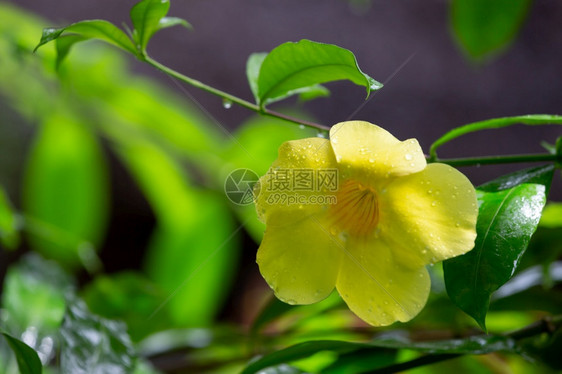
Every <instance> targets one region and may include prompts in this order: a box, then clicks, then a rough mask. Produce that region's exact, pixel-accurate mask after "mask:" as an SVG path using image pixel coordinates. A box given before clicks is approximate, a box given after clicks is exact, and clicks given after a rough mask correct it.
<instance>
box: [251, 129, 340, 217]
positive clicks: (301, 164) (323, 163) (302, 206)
mask: <svg viewBox="0 0 562 374" xmlns="http://www.w3.org/2000/svg"><path fill="white" fill-rule="evenodd" d="M337 174H338V172H337V163H336V161H335V157H334V153H333V151H332V147H331V146H330V142H329V141H328V140H326V139H322V138H307V139H300V140H292V141H288V142H285V143H283V144H282V145H281V147H279V157H278V158H277V160H276V161H275V162H274V163H273V165H272V166H271V168H270V169H269V171H268V172H267V174H266V175H264V176H263V177H261V178H260V182H259V191H257V197H256V200H255V203H256V209H257V212H258V217H259V218H260V219H261V220H262V221H263V222H265V223H267V224H268V225H278V224H285V223H286V222H295V221H297V220H301V219H303V218H304V217H307V216H309V215H311V214H314V213H317V212H319V211H321V210H323V209H325V208H326V206H327V205H329V203H330V200H329V199H326V200H327V201H326V200H323V199H322V198H323V197H324V196H326V195H329V194H331V193H332V192H335V191H331V190H335V189H336V187H337ZM330 177H331V178H332V179H330V180H331V181H333V182H335V187H332V188H331V189H330V188H328V187H330V185H329V183H328V182H329V181H330V180H326V179H323V178H330ZM299 178H300V179H299ZM297 180H299V181H297ZM307 181H309V182H310V186H308V185H306V182H307ZM299 183H300V184H299ZM311 196H313V197H320V198H317V199H316V200H315V201H314V202H311V200H310V197H311Z"/></svg>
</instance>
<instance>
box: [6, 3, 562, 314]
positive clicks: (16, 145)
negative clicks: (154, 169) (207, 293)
mask: <svg viewBox="0 0 562 374" xmlns="http://www.w3.org/2000/svg"><path fill="white" fill-rule="evenodd" d="M7 2H8V3H12V4H13V5H16V6H18V7H22V8H23V9H27V10H28V11H31V12H33V13H36V14H37V15H38V16H39V17H41V19H42V20H44V22H45V23H44V24H42V25H39V24H37V25H36V27H37V35H36V36H37V40H39V37H40V32H41V29H42V27H47V26H63V25H67V24H69V23H71V22H74V21H78V20H83V19H96V18H99V19H107V20H110V21H112V22H114V23H115V24H117V25H120V24H121V23H122V22H129V21H128V12H129V9H130V7H131V6H132V5H133V4H134V3H135V2H134V1H112V0H95V1H94V0H88V1H76V0H73V1H71V0H56V1H55V0H42V1H35V0H17V1H15V0H9V1H7ZM170 15H173V16H177V17H182V18H185V19H186V20H188V21H189V22H190V23H191V24H192V26H193V30H191V31H187V30H185V29H183V28H172V29H169V30H165V31H162V32H160V33H159V34H157V35H156V36H155V37H154V38H153V40H152V41H151V43H150V45H149V48H148V52H149V54H150V55H151V56H152V57H153V58H154V59H156V60H158V61H160V62H161V63H163V64H165V65H168V66H170V67H172V68H174V69H176V70H178V71H180V72H182V73H184V74H185V75H187V76H190V77H193V78H196V79H198V80H200V81H202V82H205V83H207V84H209V85H211V86H214V87H217V88H220V89H222V90H224V91H226V92H229V93H232V94H234V95H236V96H240V97H243V98H246V99H248V100H251V92H250V89H249V86H248V84H247V80H246V76H245V64H246V59H247V57H248V56H249V55H250V54H251V53H254V52H267V51H270V50H271V49H273V48H274V47H276V46H278V45H279V44H281V43H284V42H286V41H298V40H300V39H310V40H314V41H319V42H326V43H331V44H336V45H338V46H341V47H344V48H347V49H349V50H351V51H352V52H353V53H354V54H355V55H356V57H357V60H358V63H359V66H360V67H361V69H362V70H363V71H364V72H365V73H367V74H369V75H370V76H372V77H374V78H375V79H377V80H378V81H381V82H385V87H384V88H383V89H382V90H380V91H378V92H376V93H375V94H374V95H373V96H372V98H371V99H370V100H369V101H368V102H367V103H366V104H365V101H364V95H365V92H364V90H363V89H362V88H360V87H356V86H353V85H352V84H351V83H349V82H336V83H332V84H329V85H328V87H329V88H330V89H331V92H332V95H331V96H330V97H328V98H320V99H316V100H313V101H311V102H306V103H300V102H297V101H296V99H291V100H288V101H285V102H282V103H278V104H275V106H274V108H276V109H279V110H284V108H290V110H293V111H295V110H296V111H298V113H299V114H298V115H302V116H303V117H308V118H312V119H314V120H315V121H317V122H319V123H322V124H324V125H332V124H335V123H337V122H340V121H345V120H348V119H361V120H367V121H369V122H372V123H376V124H378V125H380V126H382V127H384V128H386V129H388V130H389V131H390V132H391V133H393V134H394V135H395V136H397V137H398V138H400V139H406V138H411V137H415V138H417V139H418V140H419V141H420V143H421V145H422V147H423V148H424V150H425V151H427V150H428V147H429V145H430V144H431V143H432V141H434V140H435V139H436V138H438V137H439V136H440V135H442V134H443V133H444V132H446V131H448V130H450V129H451V128H453V127H456V126H459V125H462V124H465V123H469V122H473V121H478V120H484V119H488V118H495V117H502V116H514V115H521V114H539V113H548V114H561V112H562V71H561V66H562V28H561V27H560V19H562V3H560V2H554V1H551V2H546V1H537V2H534V3H532V4H531V6H530V9H529V12H528V14H527V15H526V17H525V19H524V20H523V23H522V26H521V28H520V30H519V32H518V35H517V36H516V37H515V38H514V40H513V42H511V43H509V44H508V45H507V46H506V47H505V48H502V50H501V51H498V52H496V53H494V54H492V55H491V56H488V57H487V58H485V59H483V60H478V61H477V60H474V59H472V58H470V57H469V56H468V54H467V53H466V52H464V51H463V50H462V48H461V47H460V46H459V44H458V43H457V41H456V40H455V37H454V35H453V34H452V32H451V23H450V3H449V2H448V1H437V0H431V1H407V2H406V1H383V0H372V1H352V2H349V1H344V0H307V1H302V0H284V1H273V0H244V1H232V0H189V1H187V0H177V1H172V5H171V10H170ZM0 21H1V20H0ZM93 44H95V43H93ZM80 48H82V47H80ZM86 49H87V48H86ZM81 50H82V49H81ZM84 50H85V49H84ZM114 52H115V51H114ZM77 53H78V52H77ZM115 53H119V52H115ZM0 58H2V57H1V56H0ZM123 59H124V60H126V61H128V64H129V67H128V69H129V70H130V71H132V74H133V77H132V78H131V81H135V79H136V78H134V77H150V78H152V79H154V80H156V81H158V82H159V84H160V85H162V86H164V87H166V88H167V89H168V91H169V92H171V95H173V96H174V107H181V106H182V105H185V108H188V109H189V111H190V113H195V114H193V115H194V116H196V117H197V118H201V122H202V123H204V124H205V126H208V127H209V128H210V131H211V132H213V133H219V134H220V133H222V132H223V131H224V129H226V130H228V131H229V132H234V131H235V130H236V129H238V128H240V126H241V125H242V124H244V123H246V122H247V121H248V120H249V119H250V118H252V117H253V113H250V112H248V111H247V110H246V109H244V108H238V107H236V106H233V107H231V108H230V109H225V108H224V107H223V103H222V101H221V100H220V99H219V98H216V97H214V96H212V95H210V94H207V93H205V92H202V91H198V90H197V89H195V88H191V87H186V86H183V85H181V84H178V83H177V82H174V81H172V80H171V79H170V78H168V77H166V76H164V75H163V74H161V73H159V72H157V71H155V70H153V69H151V68H150V67H148V66H146V65H143V64H142V63H140V62H138V61H136V60H134V58H133V57H130V56H127V57H124V58H123ZM81 63H84V61H81ZM85 63H87V62H85ZM96 79H98V80H99V82H100V83H101V80H103V79H108V80H111V79H112V77H111V76H104V75H103V74H102V75H99V76H97V78H96ZM135 87H136V86H135ZM138 87H139V88H138V89H139V90H141V89H142V85H139V86H138ZM135 89H137V88H135ZM71 92H72V91H71ZM166 95H168V93H166ZM166 97H167V96H166ZM164 102H165V100H164ZM182 103H183V104H182ZM363 104H365V105H363ZM0 112H1V121H2V122H1V123H0V185H1V186H3V187H4V188H5V189H6V191H7V194H8V196H9V197H10V200H11V201H12V202H13V204H14V205H15V208H16V209H21V208H22V207H21V203H20V202H21V201H22V198H23V197H22V188H23V187H22V184H23V181H24V174H25V165H26V163H27V162H28V161H27V160H28V156H29V151H30V147H32V144H33V139H35V137H36V135H37V123H36V122H37V121H36V120H34V119H33V117H32V116H31V117H29V116H27V117H26V116H23V115H21V114H20V113H19V112H18V111H17V110H14V109H13V107H12V104H11V101H10V98H8V97H6V96H5V95H0ZM105 125H108V124H105ZM109 125H110V124H109ZM295 131H298V130H295ZM560 133H561V132H560V129H559V127H556V126H541V127H536V128H531V127H525V126H514V127H511V128H509V129H505V130H489V131H484V132H480V133H477V134H471V135H468V136H466V137H464V138H463V139H459V140H455V141H453V142H452V143H450V144H447V145H445V146H444V147H443V148H442V149H441V151H440V156H442V157H468V156H485V155H497V154H498V155H499V154H514V153H539V152H544V149H543V148H542V147H541V145H540V143H541V141H547V142H549V143H554V142H555V140H556V138H557V137H558V136H559V135H560ZM222 135H224V134H222ZM246 135H247V136H249V134H246ZM250 135H251V134H250ZM235 136H236V137H237V136H238V135H235ZM240 136H242V137H243V136H244V134H241V135H240ZM298 136H302V134H296V135H295V137H298ZM226 138H228V136H226ZM109 143H110V142H108V141H107V140H104V141H103V142H102V144H103V150H104V157H105V158H106V159H107V160H108V165H109V184H108V186H109V191H108V194H109V195H110V196H111V200H110V206H109V221H108V222H109V223H108V224H107V232H106V234H105V236H104V238H103V240H102V241H101V242H100V245H99V247H100V248H99V256H100V259H101V261H102V262H103V264H104V272H105V273H107V274H115V273H118V272H122V271H124V270H135V269H140V268H142V267H143V263H145V261H146V259H145V255H146V253H145V252H146V248H147V246H150V245H153V244H154V240H155V239H154V237H153V230H155V228H156V229H157V228H159V226H158V219H157V217H156V215H157V214H156V215H155V208H154V206H153V205H152V204H151V202H150V201H147V198H146V195H147V193H146V190H144V192H143V188H141V187H139V183H138V182H136V181H135V177H134V176H133V174H134V173H133V172H131V170H130V166H126V165H125V164H124V161H123V159H122V158H120V157H119V155H118V154H117V152H115V150H112V148H111V146H110V145H109ZM257 143H259V142H257ZM244 144H245V145H246V143H244ZM252 144H253V143H252ZM224 147H225V148H228V147H231V145H229V143H225V145H224ZM271 152H272V153H273V154H275V152H276V150H275V149H273V150H270V153H271ZM227 154H228V149H227ZM195 157H196V158H197V157H201V158H203V157H210V156H208V155H205V154H202V155H199V156H195ZM234 158H236V156H234ZM202 164H204V163H202ZM182 165H183V164H182ZM213 165H215V166H216V164H215V163H213V162H209V164H208V165H207V166H206V167H207V168H208V170H206V171H203V172H202V171H201V170H199V171H194V172H193V175H194V176H193V178H194V179H195V180H197V181H198V182H197V183H200V184H201V185H203V186H204V185H205V184H206V183H207V182H208V180H209V178H208V177H207V178H206V177H201V176H200V174H216V175H218V176H219V178H220V177H222V176H223V173H224V171H225V170H222V169H228V167H230V166H228V165H227V166H223V167H222V169H221V170H220V171H217V170H215V169H213V167H214V166H213ZM183 166H184V167H185V169H186V170H188V171H190V172H191V171H193V168H192V165H191V163H188V165H183ZM231 166H232V165H231ZM237 166H245V165H240V164H238V165H237ZM523 166H528V165H504V166H482V167H478V168H477V167H473V168H464V169H462V171H463V172H465V173H466V174H467V175H468V176H469V177H470V179H471V180H472V181H473V183H474V184H475V185H478V184H480V183H483V182H485V181H487V180H490V179H493V178H495V177H497V176H499V175H501V174H504V173H507V172H510V171H514V170H517V169H519V168H521V167H523ZM198 167H201V164H198ZM247 167H250V168H251V167H252V165H248V166H247ZM210 179H211V180H212V179H213V178H210ZM214 182H217V181H214ZM162 183H166V182H164V181H163V182H162ZM217 185H220V181H219V183H218V184H217ZM149 190H150V188H149ZM215 192H216V193H219V194H220V193H221V191H220V190H217V191H215ZM551 198H552V199H554V200H560V199H561V198H562V193H561V183H560V178H559V174H557V175H556V177H555V181H554V182H553V186H552V192H551ZM156 210H158V209H157V208H156ZM194 214H202V212H197V213H194ZM244 214H245V213H242V214H241V215H237V216H236V218H235V219H234V220H235V221H236V222H238V223H239V222H240V221H243V218H241V217H245V215H244ZM232 227H234V228H236V227H237V225H236V224H234V225H233V226H232ZM160 228H161V227H160ZM177 230H181V229H180V228H178V229H177ZM225 230H226V231H228V227H227V228H225ZM253 230H254V231H255V230H259V229H253ZM249 231H252V230H249ZM161 234H162V233H161ZM162 235H163V234H162ZM217 240H218V239H217ZM235 240H236V241H238V242H239V243H240V253H239V254H238V255H235V256H233V257H232V258H231V259H230V260H229V261H232V262H231V265H232V266H231V267H232V269H231V270H232V274H231V276H230V277H229V278H227V279H228V280H227V283H228V286H225V289H227V291H228V292H226V291H225V293H227V294H228V295H227V296H225V297H224V300H225V301H223V302H221V303H220V308H219V311H218V312H217V313H218V315H219V319H220V320H221V321H234V322H236V323H245V324H247V323H249V321H250V320H251V319H252V318H253V316H255V313H256V309H257V304H258V303H257V302H256V301H255V300H256V299H259V300H261V299H263V297H264V295H265V294H266V293H267V285H266V284H265V282H264V281H263V280H262V279H261V277H260V276H259V272H258V269H257V266H256V265H255V262H254V261H255V251H256V249H257V246H258V244H257V240H256V237H255V235H252V234H248V233H246V232H245V230H241V231H240V232H237V234H236V239H235ZM217 243H219V244H220V243H221V240H218V242H217ZM168 244H169V243H168ZM209 245H211V246H212V244H209ZM23 246H24V249H25V248H27V247H26V246H27V243H26V242H24V243H23ZM23 252H25V250H23V251H18V252H4V251H3V252H2V254H1V257H0V259H1V265H0V266H1V268H2V269H1V270H2V271H1V273H2V274H3V273H4V272H5V271H6V268H7V266H8V265H9V264H11V263H13V262H15V261H16V260H17V259H18V258H19V257H21V256H22V253H23ZM78 278H79V281H80V282H81V284H87V283H88V282H90V281H91V280H92V278H93V276H92V274H90V273H88V272H86V271H84V270H81V271H79V272H78Z"/></svg>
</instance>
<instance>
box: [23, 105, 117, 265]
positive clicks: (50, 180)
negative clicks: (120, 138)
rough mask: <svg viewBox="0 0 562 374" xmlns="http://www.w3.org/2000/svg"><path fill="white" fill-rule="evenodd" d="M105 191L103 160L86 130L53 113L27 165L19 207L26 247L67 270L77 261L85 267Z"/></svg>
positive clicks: (100, 224) (102, 216)
mask: <svg viewBox="0 0 562 374" xmlns="http://www.w3.org/2000/svg"><path fill="white" fill-rule="evenodd" d="M108 189H109V188H108V177H107V171H106V165H105V160H104V157H103V154H102V151H101V149H100V145H99V144H98V142H97V139H96V138H95V137H94V135H93V134H92V132H91V130H90V129H89V128H88V127H87V126H86V125H85V124H84V123H81V122H80V120H78V119H77V118H74V117H73V116H72V115H70V114H68V113H63V112H57V111H54V112H53V113H52V114H51V115H50V116H49V117H48V118H47V119H46V120H45V122H44V123H43V125H42V127H41V129H40V131H39V134H38V135H37V139H36V140H35V144H34V146H33V148H32V150H31V154H30V156H29V160H28V164H27V171H26V178H25V185H24V208H25V213H26V229H27V231H28V232H29V233H30V236H29V239H30V244H31V245H32V248H33V249H35V250H37V251H39V252H40V253H42V254H44V255H45V256H46V257H49V258H54V259H56V260H58V261H60V262H61V263H62V264H64V265H65V266H67V267H74V266H76V265H77V264H78V263H79V262H80V261H82V263H84V264H85V265H86V266H89V265H90V264H89V263H87V259H85V257H84V255H89V252H93V249H92V244H94V245H96V244H99V243H100V242H101V239H102V237H103V234H104V231H105V227H106V224H107V220H108ZM90 243H91V244H90Z"/></svg>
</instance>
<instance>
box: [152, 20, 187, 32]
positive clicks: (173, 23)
mask: <svg viewBox="0 0 562 374" xmlns="http://www.w3.org/2000/svg"><path fill="white" fill-rule="evenodd" d="M173 26H183V27H185V28H186V29H192V28H193V27H192V26H191V24H190V23H189V22H187V21H186V20H184V19H183V18H178V17H163V18H161V19H160V21H159V22H158V27H157V28H156V31H160V30H162V29H167V28H168V27H173Z"/></svg>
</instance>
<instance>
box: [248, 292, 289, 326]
mask: <svg viewBox="0 0 562 374" xmlns="http://www.w3.org/2000/svg"><path fill="white" fill-rule="evenodd" d="M293 308H295V306H293V305H290V304H286V303H284V302H282V301H280V300H279V299H278V298H276V297H271V299H269V302H268V303H267V304H266V305H265V307H264V308H263V309H262V310H261V311H260V314H258V316H257V317H256V319H255V320H254V322H253V323H252V327H251V329H250V331H251V332H252V334H257V333H258V332H259V331H260V329H261V328H262V327H264V326H265V325H267V324H268V323H269V322H271V321H274V320H275V319H277V318H278V317H280V316H282V315H284V314H285V313H287V312H288V311H290V310H291V309H293Z"/></svg>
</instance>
